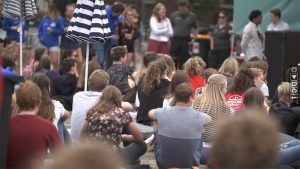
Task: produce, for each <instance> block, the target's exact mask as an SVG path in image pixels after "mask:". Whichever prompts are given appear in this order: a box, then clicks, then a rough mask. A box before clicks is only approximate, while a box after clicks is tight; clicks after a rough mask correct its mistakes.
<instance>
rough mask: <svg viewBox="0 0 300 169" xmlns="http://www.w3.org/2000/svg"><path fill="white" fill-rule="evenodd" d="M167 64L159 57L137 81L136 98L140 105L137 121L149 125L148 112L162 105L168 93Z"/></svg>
mask: <svg viewBox="0 0 300 169" xmlns="http://www.w3.org/2000/svg"><path fill="white" fill-rule="evenodd" d="M166 76H167V64H166V62H165V61H164V60H162V59H159V60H157V61H155V62H153V63H151V64H150V66H149V68H148V70H147V72H146V74H145V76H144V77H142V78H141V79H140V81H139V83H138V98H139V101H140V106H139V108H138V112H137V122H138V123H141V124H144V125H148V126H151V122H152V121H151V120H150V119H149V117H148V112H149V111H150V110H152V109H155V108H159V107H162V106H163V101H164V98H165V96H166V95H167V93H168V90H169V87H170V81H169V80H168V79H167V77H166Z"/></svg>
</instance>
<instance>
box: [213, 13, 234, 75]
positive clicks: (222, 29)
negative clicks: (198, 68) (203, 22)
mask: <svg viewBox="0 0 300 169" xmlns="http://www.w3.org/2000/svg"><path fill="white" fill-rule="evenodd" d="M231 31H232V27H231V26H230V25H229V23H228V14H227V13H226V12H225V11H220V12H219V13H218V23H217V25H216V26H215V27H214V28H213V30H212V37H213V40H212V46H211V51H210V55H209V58H208V66H209V67H212V68H215V69H219V68H220V67H221V65H222V63H223V62H224V60H225V59H226V58H228V57H229V55H230V36H231Z"/></svg>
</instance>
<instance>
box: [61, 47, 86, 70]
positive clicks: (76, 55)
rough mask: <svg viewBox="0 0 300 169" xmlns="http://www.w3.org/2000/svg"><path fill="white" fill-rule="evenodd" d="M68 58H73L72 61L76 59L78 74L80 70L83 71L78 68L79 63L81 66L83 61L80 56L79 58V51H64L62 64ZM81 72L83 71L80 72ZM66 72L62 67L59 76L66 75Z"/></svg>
mask: <svg viewBox="0 0 300 169" xmlns="http://www.w3.org/2000/svg"><path fill="white" fill-rule="evenodd" d="M66 58H71V59H74V60H75V61H76V69H77V72H79V71H78V70H79V69H81V68H80V67H79V66H78V63H80V64H81V61H80V59H79V58H80V56H79V53H78V51H77V49H66V50H65V51H64V53H63V54H62V56H61V61H60V62H61V63H62V62H63V61H64V60H65V59H66ZM80 71H81V70H80ZM64 73H66V72H64V69H63V68H62V66H61V67H60V69H59V74H61V75H62V74H64Z"/></svg>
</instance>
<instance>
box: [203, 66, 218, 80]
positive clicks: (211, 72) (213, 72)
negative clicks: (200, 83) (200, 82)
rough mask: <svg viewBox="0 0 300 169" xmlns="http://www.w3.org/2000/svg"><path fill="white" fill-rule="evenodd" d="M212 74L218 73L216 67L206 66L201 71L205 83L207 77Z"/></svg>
mask: <svg viewBox="0 0 300 169" xmlns="http://www.w3.org/2000/svg"><path fill="white" fill-rule="evenodd" d="M214 74H219V72H218V71H217V70H216V69H214V68H207V69H205V70H204V71H203V77H204V80H205V83H207V81H208V78H209V77H210V76H211V75H214Z"/></svg>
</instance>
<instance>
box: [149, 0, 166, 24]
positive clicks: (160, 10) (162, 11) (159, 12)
mask: <svg viewBox="0 0 300 169" xmlns="http://www.w3.org/2000/svg"><path fill="white" fill-rule="evenodd" d="M152 15H153V16H154V17H156V19H157V20H158V21H161V20H163V19H165V18H166V15H167V10H166V7H165V5H164V4H163V3H160V2H159V3H157V4H156V5H155V7H154V9H153V12H152Z"/></svg>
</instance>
